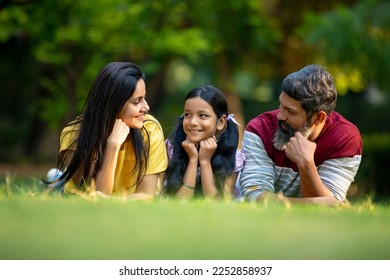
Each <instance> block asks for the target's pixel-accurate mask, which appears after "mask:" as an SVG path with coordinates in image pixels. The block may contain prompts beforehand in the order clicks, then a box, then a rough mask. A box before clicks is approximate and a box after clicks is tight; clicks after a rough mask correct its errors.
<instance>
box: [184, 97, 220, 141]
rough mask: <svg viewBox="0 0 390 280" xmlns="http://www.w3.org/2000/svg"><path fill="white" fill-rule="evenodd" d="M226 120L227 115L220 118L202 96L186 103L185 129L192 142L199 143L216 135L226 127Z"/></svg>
mask: <svg viewBox="0 0 390 280" xmlns="http://www.w3.org/2000/svg"><path fill="white" fill-rule="evenodd" d="M225 122H226V116H225V117H221V118H219V119H218V118H217V115H216V114H215V113H214V110H213V108H212V107H211V106H210V105H209V104H208V103H207V102H206V101H204V100H203V99H202V98H200V97H195V98H190V99H187V100H186V102H185V103H184V113H183V130H184V133H185V134H186V135H187V139H189V140H190V141H191V142H194V143H199V142H200V141H201V140H204V139H207V138H209V137H211V136H213V135H215V133H216V131H217V130H222V129H223V128H224V125H225Z"/></svg>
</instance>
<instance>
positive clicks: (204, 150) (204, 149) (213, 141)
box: [199, 135, 218, 161]
mask: <svg viewBox="0 0 390 280" xmlns="http://www.w3.org/2000/svg"><path fill="white" fill-rule="evenodd" d="M199 146H200V149H199V161H200V160H208V161H210V160H211V158H212V157H213V155H214V153H215V151H216V150H217V146H218V143H217V138H216V137H215V135H213V136H211V137H209V138H207V139H204V140H202V141H200V142H199Z"/></svg>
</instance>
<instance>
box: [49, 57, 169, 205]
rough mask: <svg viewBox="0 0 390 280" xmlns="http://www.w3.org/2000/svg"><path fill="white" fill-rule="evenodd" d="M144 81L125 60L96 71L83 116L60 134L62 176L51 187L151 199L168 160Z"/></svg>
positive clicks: (76, 191) (133, 65) (137, 69)
mask: <svg viewBox="0 0 390 280" xmlns="http://www.w3.org/2000/svg"><path fill="white" fill-rule="evenodd" d="M144 79H145V76H144V74H143V72H142V71H141V69H140V68H139V67H138V66H137V65H135V64H132V63H127V62H113V63H110V64H108V65H106V66H105V67H104V68H103V69H102V70H101V71H100V72H99V74H98V75H97V77H96V79H95V81H94V83H93V85H92V88H91V90H90V92H89V95H88V97H87V100H86V102H85V105H84V109H83V113H82V115H81V116H79V117H77V118H76V119H75V120H74V121H72V122H71V123H69V124H68V125H67V126H66V127H65V128H64V130H63V131H62V133H61V139H60V151H59V160H58V168H59V169H60V171H61V172H63V174H62V175H61V176H60V177H59V179H58V181H57V183H54V182H51V183H52V184H51V185H52V186H53V185H54V186H56V188H58V189H63V190H64V192H65V193H79V192H80V191H81V192H87V193H91V192H92V193H98V194H101V195H103V196H106V195H126V196H130V197H133V198H134V197H140V198H145V197H147V198H150V197H154V195H155V194H156V192H157V190H158V183H159V177H160V176H159V175H160V174H161V173H162V172H164V171H165V169H166V167H167V164H168V159H167V155H166V149H165V144H164V134H163V131H162V128H161V126H160V124H159V122H158V121H157V120H156V119H155V118H154V117H152V116H151V115H149V114H147V112H148V110H149V106H148V103H147V102H146V100H145V94H146V91H145V82H144ZM58 174H61V173H58ZM49 183H50V182H49Z"/></svg>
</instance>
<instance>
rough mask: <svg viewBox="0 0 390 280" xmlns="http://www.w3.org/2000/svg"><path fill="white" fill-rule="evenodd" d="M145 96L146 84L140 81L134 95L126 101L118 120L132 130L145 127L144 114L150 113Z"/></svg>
mask: <svg viewBox="0 0 390 280" xmlns="http://www.w3.org/2000/svg"><path fill="white" fill-rule="evenodd" d="M145 95H146V90H145V82H144V80H142V79H139V80H138V82H137V86H136V88H135V91H134V93H133V95H132V96H131V97H130V98H129V99H128V100H127V101H126V103H125V105H123V107H122V109H121V111H120V112H119V115H118V118H119V119H121V120H122V121H123V122H124V123H125V124H126V125H127V126H128V127H130V128H136V129H141V128H142V127H143V126H144V114H145V113H146V112H148V111H149V105H148V103H147V102H146V100H145Z"/></svg>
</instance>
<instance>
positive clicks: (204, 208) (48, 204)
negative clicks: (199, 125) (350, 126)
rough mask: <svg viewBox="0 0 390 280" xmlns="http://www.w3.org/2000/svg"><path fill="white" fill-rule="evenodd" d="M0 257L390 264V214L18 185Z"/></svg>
mask: <svg viewBox="0 0 390 280" xmlns="http://www.w3.org/2000/svg"><path fill="white" fill-rule="evenodd" d="M26 184H27V185H28V187H26ZM0 259H3V260H5V259H14V260H19V259H36V260H42V259H45V260H46V259H48V260H50V259H56V260H57V259H58V260H68V259H74V260H83V259H91V260H100V259H102V260H111V259H115V260H176V259H178V260H244V259H247V260H260V259H265V260H279V259H293V260H294V259H297V260H306V259H310V260H311V259H312V260H328V259H330V260H343V259H352V260H360V259H364V260H378V259H390V208H389V207H388V206H386V205H375V204H373V203H372V202H371V201H370V200H369V199H367V200H366V201H360V202H354V203H353V204H352V205H351V207H349V208H338V207H325V206H303V205H292V206H291V207H286V206H284V205H280V204H278V205H275V204H268V205H259V204H257V205H256V204H250V203H234V202H222V201H221V202H215V201H207V200H202V201H190V202H181V201H174V200H163V199H156V200H154V201H129V200H127V201H124V200H119V199H83V198H80V197H60V196H57V195H52V194H47V193H45V192H44V191H43V189H42V186H41V185H40V184H39V180H37V179H32V180H31V181H29V182H27V183H26V181H24V182H23V181H21V182H18V181H17V180H13V181H12V180H9V179H8V180H7V181H4V182H3V183H1V182H0Z"/></svg>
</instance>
